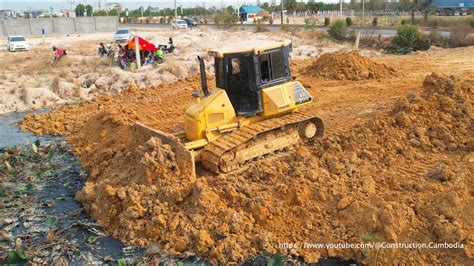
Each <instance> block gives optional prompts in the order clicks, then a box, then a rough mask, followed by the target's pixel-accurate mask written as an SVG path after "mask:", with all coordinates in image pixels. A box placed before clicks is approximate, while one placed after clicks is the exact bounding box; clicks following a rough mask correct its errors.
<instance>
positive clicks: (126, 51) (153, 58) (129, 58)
mask: <svg viewBox="0 0 474 266" xmlns="http://www.w3.org/2000/svg"><path fill="white" fill-rule="evenodd" d="M118 48H119V52H118V59H117V60H118V63H119V66H120V67H121V68H122V69H124V70H125V69H127V66H128V65H129V64H130V63H134V62H136V53H135V50H134V49H131V48H130V47H129V46H128V44H127V45H125V46H122V45H121V44H119V45H118ZM164 59H165V57H164V54H163V51H162V50H161V49H158V50H156V51H147V50H142V51H140V64H141V65H148V64H153V63H155V62H156V63H158V64H161V63H163V61H164Z"/></svg>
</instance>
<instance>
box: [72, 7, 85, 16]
mask: <svg viewBox="0 0 474 266" xmlns="http://www.w3.org/2000/svg"><path fill="white" fill-rule="evenodd" d="M84 11H86V8H85V7H84V5H83V4H79V5H77V6H76V8H75V9H74V12H76V17H83V16H84Z"/></svg>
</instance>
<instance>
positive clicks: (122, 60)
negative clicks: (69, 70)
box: [53, 38, 174, 70]
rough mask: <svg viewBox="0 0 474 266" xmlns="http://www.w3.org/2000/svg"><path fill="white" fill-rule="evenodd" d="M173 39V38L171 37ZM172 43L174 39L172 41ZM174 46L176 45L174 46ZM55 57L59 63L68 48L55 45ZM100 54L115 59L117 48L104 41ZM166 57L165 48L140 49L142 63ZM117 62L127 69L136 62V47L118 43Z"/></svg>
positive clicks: (150, 62)
mask: <svg viewBox="0 0 474 266" xmlns="http://www.w3.org/2000/svg"><path fill="white" fill-rule="evenodd" d="M170 40H171V38H170ZM171 43H172V41H171ZM172 47H174V46H172ZM53 51H54V59H53V64H57V63H58V62H59V61H60V60H61V59H62V58H63V57H64V56H65V55H67V52H66V50H63V49H61V48H58V47H56V46H53ZM98 53H99V55H100V56H101V57H102V56H108V57H109V58H111V59H112V60H113V59H114V54H115V50H114V49H113V48H112V47H111V46H110V45H108V46H105V45H104V44H103V43H100V44H99V50H98ZM164 59H165V55H164V51H163V48H161V47H160V48H158V49H157V50H155V51H153V50H142V51H140V63H141V65H149V64H153V63H158V64H161V63H163V61H164ZM117 62H118V65H119V66H120V68H122V69H123V70H126V69H127V68H128V65H129V64H131V63H135V62H136V53H135V50H134V49H131V48H130V47H129V46H128V44H126V45H121V44H118V57H117Z"/></svg>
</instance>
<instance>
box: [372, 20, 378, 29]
mask: <svg viewBox="0 0 474 266" xmlns="http://www.w3.org/2000/svg"><path fill="white" fill-rule="evenodd" d="M377 25H379V19H378V18H374V19H372V26H374V27H377Z"/></svg>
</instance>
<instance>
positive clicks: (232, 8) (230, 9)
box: [226, 6, 235, 14]
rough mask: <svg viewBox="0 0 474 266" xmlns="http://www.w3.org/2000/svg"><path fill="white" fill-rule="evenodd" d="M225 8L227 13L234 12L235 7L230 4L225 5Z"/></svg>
mask: <svg viewBox="0 0 474 266" xmlns="http://www.w3.org/2000/svg"><path fill="white" fill-rule="evenodd" d="M226 10H227V12H228V13H229V14H234V13H235V9H234V7H232V6H228V7H226Z"/></svg>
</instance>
